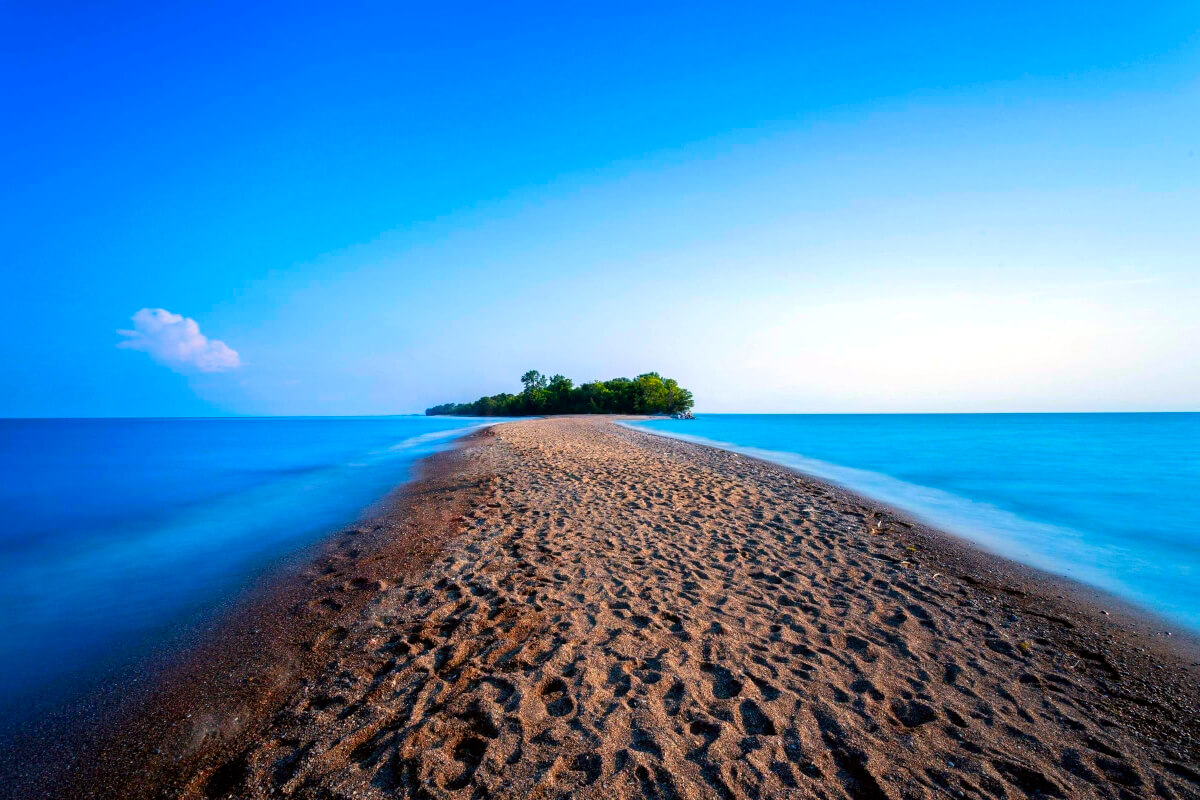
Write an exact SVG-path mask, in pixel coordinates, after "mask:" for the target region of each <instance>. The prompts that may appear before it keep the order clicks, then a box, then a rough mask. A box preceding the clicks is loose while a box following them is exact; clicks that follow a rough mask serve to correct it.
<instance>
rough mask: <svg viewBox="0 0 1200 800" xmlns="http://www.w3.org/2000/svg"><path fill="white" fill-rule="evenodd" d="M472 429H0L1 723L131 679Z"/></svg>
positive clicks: (445, 425)
mask: <svg viewBox="0 0 1200 800" xmlns="http://www.w3.org/2000/svg"><path fill="white" fill-rule="evenodd" d="M491 422H495V420H489V421H488V424H490V423H491ZM481 424H485V423H484V421H482V420H473V419H464V418H461V417H459V418H447V417H439V418H427V417H359V418H353V417H346V418H259V419H253V418H240V419H184V420H180V419H129V420H103V419H81V420H0V718H5V719H10V720H11V719H13V718H15V717H17V716H19V715H21V714H22V713H24V714H28V713H31V712H34V711H36V710H37V709H40V708H44V707H46V706H47V705H50V706H53V705H54V704H55V703H59V704H62V703H65V702H67V701H69V700H73V699H76V696H78V695H81V694H83V693H86V691H87V690H88V689H89V688H91V687H94V686H96V685H98V684H99V683H100V682H102V681H103V680H104V679H105V678H111V677H112V676H113V675H115V674H117V673H118V672H120V671H121V670H128V669H130V668H131V666H132V665H136V664H137V662H138V661H139V659H144V658H145V657H147V656H148V655H149V654H151V653H154V652H157V651H159V650H161V649H162V648H163V646H164V644H170V643H171V642H173V641H175V640H177V639H178V638H179V635H180V631H183V630H187V629H190V628H195V627H196V625H197V624H198V623H201V622H203V621H204V620H206V619H210V618H211V617H212V616H214V615H215V614H216V613H218V612H219V611H220V610H221V609H222V608H223V607H224V606H225V605H227V604H228V603H229V602H230V601H231V600H232V599H233V598H235V597H236V596H237V595H238V593H239V592H240V591H243V590H244V589H245V588H246V587H247V586H249V585H251V584H252V583H253V581H254V580H255V579H256V578H258V577H259V576H261V575H263V574H265V573H269V572H270V570H271V569H272V568H275V567H277V566H278V565H279V564H280V563H281V562H283V561H286V559H287V558H288V557H289V556H293V557H295V556H296V554H297V553H300V552H303V551H304V549H305V548H306V547H308V546H310V545H312V544H313V543H314V542H316V541H318V540H319V539H320V538H321V537H322V535H324V534H327V533H329V532H331V531H332V530H335V529H337V528H339V527H341V526H343V525H345V524H348V523H350V522H353V521H354V520H355V518H356V517H357V516H358V515H359V514H360V512H361V511H362V510H363V509H364V507H366V506H369V505H370V504H371V503H373V502H375V501H377V500H379V499H380V498H382V497H383V496H384V495H385V494H386V493H387V492H388V490H389V489H391V488H392V487H393V486H395V485H396V484H397V483H400V482H402V481H404V480H405V479H406V478H408V477H409V471H410V468H411V466H412V464H413V462H414V461H416V460H417V459H418V458H420V457H421V456H424V455H427V454H429V453H432V452H434V451H435V450H438V449H441V448H444V447H445V446H446V445H447V444H448V443H449V442H450V441H451V440H452V439H454V438H455V437H457V436H459V435H461V434H463V433H465V432H467V431H468V430H470V429H472V428H474V427H478V426H479V425H481Z"/></svg>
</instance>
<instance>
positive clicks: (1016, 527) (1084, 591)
mask: <svg viewBox="0 0 1200 800" xmlns="http://www.w3.org/2000/svg"><path fill="white" fill-rule="evenodd" d="M643 421H645V420H643ZM617 424H618V425H621V426H622V427H624V428H627V429H629V430H633V431H637V432H640V433H645V434H650V435H653V436H661V437H664V438H668V439H674V440H677V441H682V442H687V443H688V444H693V445H697V446H700V447H711V448H715V449H718V450H724V451H727V452H732V453H737V454H738V455H741V456H745V457H747V458H753V459H756V460H758V461H763V462H766V463H768V464H772V465H774V466H778V467H783V468H785V469H788V470H791V471H793V472H796V473H798V474H801V475H803V476H805V477H806V478H809V479H811V480H815V481H816V482H818V483H823V484H826V485H828V486H831V487H834V488H836V489H838V490H841V491H844V492H847V493H849V494H851V495H853V496H855V497H857V498H859V499H861V500H864V501H866V502H867V503H868V504H870V505H874V506H879V507H881V508H884V509H887V510H889V511H890V512H892V513H896V514H898V515H899V516H901V517H904V518H907V519H909V520H911V521H914V522H917V523H919V524H921V525H923V526H926V527H927V528H929V529H930V530H931V531H932V532H934V533H936V534H939V535H942V536H948V537H950V538H952V539H954V540H956V541H958V542H961V543H963V544H965V545H967V546H969V547H974V548H978V549H979V550H981V551H983V552H985V553H987V554H989V555H991V556H993V557H996V558H1000V559H1003V560H1004V561H1007V562H1010V563H1012V564H1015V565H1016V566H1018V567H1021V568H1026V569H1028V570H1031V571H1032V572H1033V573H1034V574H1036V575H1038V576H1040V577H1042V578H1044V579H1046V580H1049V581H1051V582H1053V583H1055V584H1062V585H1064V586H1066V587H1067V588H1068V589H1069V590H1073V591H1072V593H1073V594H1075V595H1076V596H1080V597H1082V598H1083V599H1084V602H1086V603H1089V604H1092V605H1096V607H1097V610H1099V609H1100V608H1101V607H1103V608H1105V609H1114V608H1116V609H1121V611H1122V612H1123V614H1124V615H1125V616H1127V617H1128V618H1130V619H1131V620H1133V621H1134V622H1135V623H1136V624H1137V625H1138V626H1139V627H1141V626H1142V625H1143V624H1145V625H1148V626H1149V627H1150V628H1152V629H1155V630H1159V631H1161V630H1163V629H1167V630H1174V631H1178V630H1179V627H1178V626H1181V625H1182V626H1183V628H1184V631H1183V633H1184V635H1185V637H1186V638H1188V639H1189V640H1191V642H1192V644H1193V646H1195V645H1197V644H1198V643H1200V617H1194V616H1188V615H1182V614H1171V613H1168V612H1167V611H1165V610H1163V609H1161V608H1158V607H1156V606H1155V605H1154V604H1153V603H1152V602H1150V601H1148V600H1147V599H1145V598H1141V597H1138V596H1136V595H1134V594H1133V593H1131V592H1129V591H1126V590H1125V589H1124V587H1122V586H1120V585H1119V584H1115V583H1114V582H1113V581H1111V580H1109V579H1108V576H1106V575H1104V574H1102V573H1099V572H1096V571H1094V570H1089V569H1086V568H1081V566H1080V565H1079V564H1077V563H1076V564H1065V563H1063V562H1061V561H1058V560H1056V559H1054V558H1052V557H1050V556H1047V555H1045V554H1043V553H1039V552H1037V551H1036V550H1032V549H1030V548H1029V547H1027V546H1023V545H1022V543H1021V541H1020V539H1021V538H1026V537H1028V536H1030V535H1043V536H1045V535H1050V536H1062V537H1069V538H1070V539H1072V540H1078V539H1079V538H1081V537H1080V534H1079V533H1078V532H1077V531H1072V530H1071V529H1069V528H1065V527H1063V526H1056V525H1050V524H1047V523H1041V522H1037V521H1033V520H1028V519H1024V518H1022V517H1019V516H1017V515H1015V514H1012V513H1011V512H1008V511H1005V510H1003V509H1000V508H997V507H995V506H992V505H990V504H988V503H984V502H980V501H974V500H970V499H968V498H963V497H959V496H957V495H954V494H951V493H949V492H946V491H943V490H940V489H935V488H931V487H925V486H918V485H915V484H911V483H907V482H905V481H902V480H900V479H897V478H894V477H892V476H890V475H886V474H884V473H879V472H873V471H871V470H864V469H858V468H855V467H848V466H843V465H840V464H833V463H829V462H826V461H821V460H818V459H813V458H806V457H804V456H802V455H799V454H796V453H790V452H786V451H778V450H769V449H765V448H759V447H748V446H742V445H738V444H736V443H732V442H722V441H717V440H712V439H707V438H705V437H703V436H696V435H692V434H687V433H676V432H673V431H665V430H661V429H657V428H652V427H649V426H646V425H640V424H638V421H619V422H617ZM913 498H920V499H921V500H923V501H924V502H917V503H915V502H913ZM967 509H969V510H970V512H971V513H963V512H964V510H967ZM972 519H974V522H972ZM988 523H991V524H990V525H989V524H988ZM1009 532H1020V534H1021V536H1020V537H1017V538H1007V537H1006V535H1005V534H1006V533H1009Z"/></svg>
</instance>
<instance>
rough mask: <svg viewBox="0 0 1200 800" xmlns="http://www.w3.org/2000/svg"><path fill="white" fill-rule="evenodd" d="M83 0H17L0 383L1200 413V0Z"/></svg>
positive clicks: (7, 103) (189, 396) (8, 64)
mask: <svg viewBox="0 0 1200 800" xmlns="http://www.w3.org/2000/svg"><path fill="white" fill-rule="evenodd" d="M96 5H97V6H98V5H101V4H96ZM102 5H104V6H105V7H104V8H103V9H100V8H98V7H90V6H91V4H83V3H77V4H71V3H52V2H49V3H24V4H22V3H5V4H3V8H2V9H0V39H2V48H0V74H3V77H4V80H3V81H2V82H0V101H2V102H3V106H4V109H5V112H6V113H5V117H6V124H4V125H2V126H0V170H2V174H0V186H3V189H0V243H2V244H3V247H4V251H5V252H4V255H5V258H4V262H3V263H4V268H3V276H2V277H3V281H2V282H0V416H124V415H134V416H137V415H162V416H169V415H204V414H230V413H236V414H378V413H402V412H410V411H419V410H421V409H423V408H424V407H425V406H427V405H430V404H433V403H435V402H442V401H446V400H465V399H473V398H474V397H477V396H478V395H480V394H483V393H492V392H496V391H501V390H514V389H516V388H518V382H517V376H519V375H520V374H521V373H522V372H523V371H525V370H526V369H530V368H537V369H540V370H542V371H543V372H547V373H551V372H562V373H564V374H567V375H568V376H571V377H574V378H577V379H589V378H596V377H599V378H608V377H613V376H616V375H631V376H632V375H634V374H637V373H639V372H643V371H646V370H650V369H657V370H659V371H661V372H663V373H664V374H668V375H671V376H674V377H676V378H678V379H679V380H680V382H681V383H682V384H684V385H685V386H688V387H690V388H692V389H693V390H694V391H695V393H696V396H697V410H700V411H797V412H808V411H813V412H826V411H834V412H838V411H844V412H854V411H931V412H940V411H1062V410H1081V411H1095V410H1198V409H1200V356H1198V355H1197V354H1198V353H1200V323H1198V322H1197V320H1198V319H1200V4H1197V3H1195V2H1192V1H1191V0H1189V1H1188V2H1178V3H1170V2H1165V3H1137V4H1125V3H1057V4H1045V3H1036V4H1033V3H1029V4H1025V3H1005V4H989V5H988V7H987V8H979V7H977V6H981V5H983V4H975V3H966V4H964V3H912V4H907V3H906V4H895V6H894V7H893V8H891V9H888V8H887V7H885V5H884V4H877V3H869V4H867V3H864V4H855V3H845V4H834V3H822V4H816V3H814V4H795V3H789V4H778V5H775V4H759V5H757V7H756V9H755V10H753V11H751V10H748V8H747V7H746V6H747V4H721V5H708V4H697V3H688V4H678V5H667V4H653V5H654V6H655V10H654V11H653V12H647V11H646V9H645V8H644V6H645V5H646V4H630V5H628V6H623V7H622V6H620V5H618V4H615V3H604V4H597V6H596V7H595V8H593V9H591V10H589V9H584V8H582V7H573V8H564V7H563V4H547V5H543V6H539V5H513V4H507V5H502V6H497V5H491V6H484V5H479V6H473V5H451V4H422V5H421V6H417V5H402V4H396V3H380V4H336V8H335V7H334V6H335V4H329V5H328V6H327V7H325V8H319V7H316V6H313V7H306V6H305V4H303V3H299V4H297V3H287V4H278V5H275V6H273V7H272V6H271V5H270V4H266V3H256V4H245V3H238V4H232V3H230V4H224V3H205V4H203V5H202V6H201V5H197V6H192V7H189V6H187V5H186V4H174V3H156V4H149V3H147V4H144V5H143V4H132V3H131V4H111V3H106V4H102ZM568 5H569V4H568ZM143 309H148V311H146V312H144V313H141V315H140V316H139V318H138V319H137V320H134V319H132V318H133V317H134V316H135V314H139V312H142V310H143ZM155 309H164V310H165V311H164V312H158V311H155ZM167 312H169V313H167ZM189 319H190V320H193V321H194V322H195V325H194V326H191V325H190V324H189V323H188V321H187V320H189ZM118 331H123V333H118Z"/></svg>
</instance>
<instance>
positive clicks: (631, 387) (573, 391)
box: [425, 369, 692, 417]
mask: <svg viewBox="0 0 1200 800" xmlns="http://www.w3.org/2000/svg"><path fill="white" fill-rule="evenodd" d="M521 383H522V385H524V387H525V388H524V389H523V390H522V391H521V393H520V394H508V393H503V394H494V395H492V396H491V397H481V398H479V399H478V400H476V401H475V402H474V403H443V404H442V405H440V406H434V407H433V408H427V409H425V414H426V416H430V417H433V416H441V415H455V416H463V417H525V416H534V415H542V414H680V413H683V412H686V411H689V410H690V409H691V407H692V393H691V392H689V391H688V390H687V389H684V388H683V387H682V386H680V385H679V384H678V383H676V381H675V379H674V378H664V377H663V376H661V375H659V374H658V373H657V372H647V373H646V374H644V375H638V376H637V377H636V378H634V379H632V380H630V379H629V378H613V379H612V380H609V381H591V382H589V383H584V384H580V385H579V386H576V385H575V384H574V383H573V382H572V381H571V379H570V378H564V377H563V376H562V375H552V376H550V377H549V378H547V377H546V376H545V375H543V374H542V373H540V372H538V371H537V370H533V369H531V370H530V371H529V372H526V373H525V374H524V375H522V376H521Z"/></svg>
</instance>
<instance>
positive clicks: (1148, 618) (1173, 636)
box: [620, 412, 1200, 662]
mask: <svg viewBox="0 0 1200 800" xmlns="http://www.w3.org/2000/svg"><path fill="white" fill-rule="evenodd" d="M1163 413H1175V412H1163ZM620 424H621V426H622V427H624V428H626V429H627V430H632V431H635V432H641V433H645V434H648V435H650V436H660V437H663V438H666V439H671V440H673V441H677V442H682V443H685V444H690V445H692V446H694V447H701V448H707V449H711V450H719V451H721V452H724V453H730V454H732V455H736V456H739V457H741V458H746V459H750V460H752V461H757V462H759V463H762V464H766V465H768V466H771V467H774V468H776V469H782V470H785V471H787V472H790V473H793V474H795V475H799V476H801V477H803V478H804V479H805V480H807V481H808V482H810V483H812V484H814V485H819V486H822V487H824V488H825V489H826V490H828V491H831V492H837V493H841V494H844V495H846V496H847V497H848V498H849V500H850V501H851V502H857V503H859V504H861V505H863V506H864V507H868V508H872V509H875V510H878V511H880V512H881V513H883V514H885V515H887V516H888V517H891V518H893V519H895V520H896V521H897V522H899V523H900V524H902V525H903V526H905V527H907V528H908V529H909V530H910V531H912V532H913V533H914V534H921V535H923V536H925V537H927V538H928V539H929V540H937V539H944V540H947V541H946V542H944V545H943V546H945V545H946V544H956V545H958V546H959V547H960V548H962V549H963V551H964V552H963V553H962V554H961V555H968V554H969V555H970V556H972V557H976V558H978V557H983V558H987V559H994V560H995V561H996V562H997V564H996V567H997V568H999V569H1001V570H1003V571H1005V572H1009V573H1012V578H1011V580H1012V581H1013V582H1015V583H1027V582H1032V583H1034V584H1035V585H1043V586H1044V588H1046V589H1049V588H1051V587H1052V588H1053V589H1054V590H1055V592H1056V593H1058V594H1064V595H1066V598H1063V599H1069V602H1070V603H1071V604H1073V605H1076V606H1078V607H1080V608H1084V609H1086V608H1089V607H1093V606H1094V610H1095V611H1096V612H1108V613H1107V614H1106V615H1105V616H1108V617H1109V619H1108V620H1107V622H1108V623H1109V624H1120V626H1121V627H1123V628H1124V629H1125V631H1126V633H1137V634H1138V635H1140V636H1145V637H1148V639H1153V640H1155V643H1156V644H1163V642H1159V641H1157V640H1159V639H1167V638H1169V639H1170V641H1169V642H1166V644H1167V645H1168V646H1169V647H1171V648H1173V649H1177V650H1178V651H1179V652H1180V653H1181V654H1182V655H1183V656H1184V657H1186V658H1190V659H1191V660H1192V661H1197V662H1200V630H1196V629H1193V628H1191V627H1189V626H1187V625H1186V624H1184V623H1183V622H1181V621H1179V620H1174V619H1170V618H1168V617H1165V616H1163V615H1162V614H1160V613H1158V612H1156V611H1155V610H1154V609H1151V608H1147V607H1145V606H1142V605H1139V604H1138V603H1136V602H1135V601H1133V600H1129V599H1126V598H1124V597H1121V596H1120V595H1118V594H1116V593H1115V592H1113V591H1111V590H1109V589H1105V588H1102V587H1100V586H1095V585H1093V584H1090V583H1087V582H1085V581H1083V580H1082V579H1079V578H1073V577H1071V576H1070V575H1065V574H1060V573H1057V572H1054V571H1051V570H1050V569H1047V568H1045V567H1040V566H1037V565H1035V564H1030V563H1027V562H1025V561H1022V560H1021V559H1019V558H1017V557H1015V556H1010V555H1006V554H1005V553H1002V552H999V551H998V550H993V549H990V548H989V547H988V546H987V545H985V544H983V543H981V542H979V541H976V540H975V539H974V538H972V537H971V536H970V535H969V534H966V533H957V532H955V531H954V530H953V526H952V525H947V526H942V525H938V524H936V523H932V522H926V521H925V520H923V519H921V517H920V515H919V514H918V513H917V512H912V511H909V510H907V509H905V508H901V507H900V506H899V505H896V504H893V503H890V502H888V501H886V500H880V499H878V498H875V497H872V496H871V495H870V494H868V493H866V492H864V491H861V490H859V489H856V488H854V487H852V486H846V485H844V484H842V483H838V482H837V481H835V480H832V479H829V478H825V477H822V476H820V475H814V474H813V473H811V472H806V471H805V470H804V469H803V468H801V467H796V466H792V465H790V464H786V463H782V462H780V461H774V460H772V459H770V458H767V457H765V456H762V455H758V454H756V453H752V452H746V451H744V450H741V449H735V447H733V446H731V447H722V446H721V445H720V444H716V443H710V442H708V441H703V440H701V438H700V437H696V438H695V439H691V438H683V437H680V436H673V435H671V434H669V433H664V432H662V431H658V430H656V429H654V428H642V427H638V426H632V425H627V424H624V421H622V422H621V423H620ZM748 449H753V448H748ZM839 466H840V465H839ZM889 477H890V476H889ZM1045 593H1047V592H1043V594H1045ZM1055 599H1059V598H1057V597H1056V598H1055ZM1167 632H1169V635H1167Z"/></svg>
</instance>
